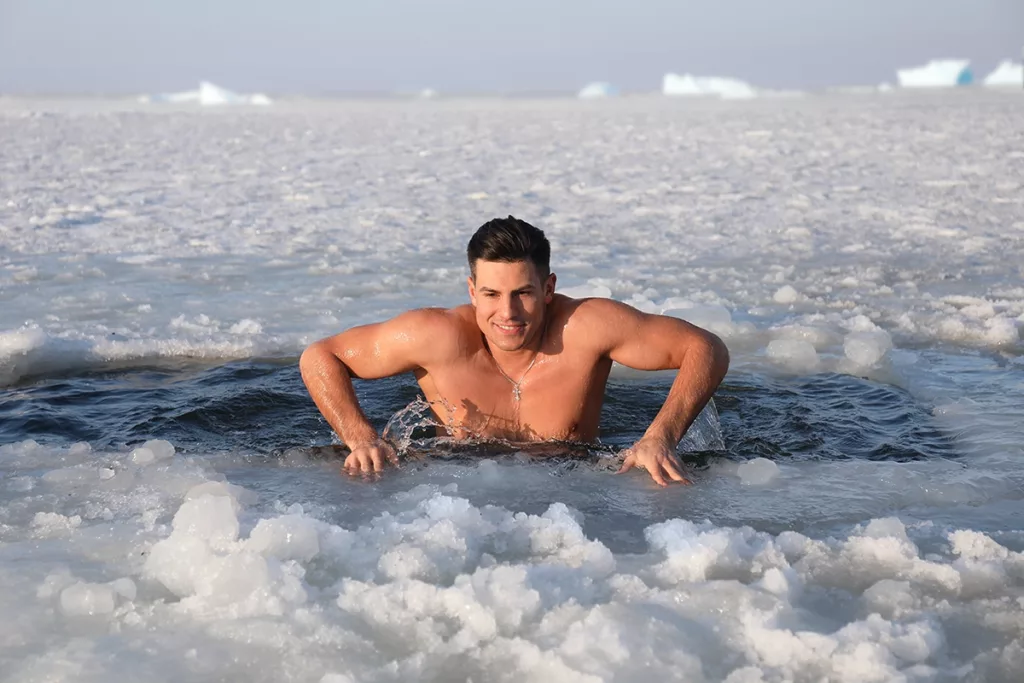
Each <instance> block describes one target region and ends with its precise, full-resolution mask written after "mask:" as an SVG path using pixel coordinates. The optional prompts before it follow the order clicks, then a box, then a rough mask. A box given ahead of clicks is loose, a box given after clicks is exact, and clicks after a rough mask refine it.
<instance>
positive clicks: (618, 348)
mask: <svg viewBox="0 0 1024 683" xmlns="http://www.w3.org/2000/svg"><path fill="white" fill-rule="evenodd" d="M610 329H611V330H612V332H613V334H612V344H611V346H610V349H609V352H608V355H609V357H610V358H611V359H612V360H613V361H615V362H616V363H619V364H621V365H625V366H626V367H630V368H634V369H636V370H671V369H675V368H678V367H679V366H680V364H681V363H682V359H683V356H684V355H685V353H686V349H687V348H688V347H689V345H690V344H692V343H694V342H695V341H700V340H701V331H700V330H699V329H698V328H696V327H694V326H693V325H691V324H690V323H688V322H686V321H685V320H680V319H679V318H672V317H669V316H663V315H650V314H647V313H642V312H640V311H637V310H635V309H633V310H631V311H629V312H627V313H625V314H622V315H621V316H620V317H619V320H617V321H615V324H614V325H612V326H610Z"/></svg>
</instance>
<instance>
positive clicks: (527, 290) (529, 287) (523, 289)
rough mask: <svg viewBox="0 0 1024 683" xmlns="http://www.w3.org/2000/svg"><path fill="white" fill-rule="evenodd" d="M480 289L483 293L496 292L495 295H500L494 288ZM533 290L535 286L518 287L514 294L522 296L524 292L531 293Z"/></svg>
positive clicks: (484, 287)
mask: <svg viewBox="0 0 1024 683" xmlns="http://www.w3.org/2000/svg"><path fill="white" fill-rule="evenodd" d="M478 289H479V291H481V292H495V293H498V290H496V289H492V288H490V287H487V286H483V287H479V288H478ZM533 289H534V287H533V285H523V286H522V287H518V288H516V289H513V290H512V293H513V294H521V293H523V292H530V291H532V290H533Z"/></svg>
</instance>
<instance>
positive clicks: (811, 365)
mask: <svg viewBox="0 0 1024 683" xmlns="http://www.w3.org/2000/svg"><path fill="white" fill-rule="evenodd" d="M767 353H768V357H769V358H771V359H772V360H774V361H776V362H778V363H781V364H782V365H785V366H786V367H788V368H790V369H791V370H795V371H798V372H800V371H803V372H812V371H814V370H816V369H817V368H818V362H819V360H818V352H817V351H816V350H815V349H814V345H813V344H811V343H810V342H807V341H802V340H800V339H775V340H773V341H771V342H770V343H769V344H768V349H767Z"/></svg>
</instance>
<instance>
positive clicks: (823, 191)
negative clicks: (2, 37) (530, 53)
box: [0, 90, 1024, 683]
mask: <svg viewBox="0 0 1024 683" xmlns="http://www.w3.org/2000/svg"><path fill="white" fill-rule="evenodd" d="M0 139H2V140H3V144H2V145H0V614H2V615H3V616H2V618H0V680H2V681H5V682H6V681H19V682H21V681H25V682H28V681H40V682H41V681H76V682H77V681H83V682H84V681H89V682H91V681H96V682H100V681H103V682H106V681H109V680H136V681H141V680H147V681H167V682H172V681H174V682H177V681H183V680H188V681H246V682H253V681H268V682H271V681H273V682H275V683H277V682H282V681H286V682H292V681H296V682H298V681H312V682H314V683H316V682H322V683H342V682H345V681H352V682H354V681H359V682H364V681H365V682H388V681H475V682H477V683H479V682H480V681H587V682H591V681H595V682H596V681H650V680H656V679H657V680H686V681H691V682H701V681H708V682H711V681H728V682H729V683H767V682H780V683H781V682H783V681H807V682H811V681H814V682H818V681H831V682H837V683H838V682H848V683H853V682H862V683H867V682H871V681H887V682H888V681H906V682H917V683H920V682H925V681H928V682H933V681H934V682H952V681H967V682H979V683H980V682H983V681H984V682H989V681H993V682H998V681H1006V682H1007V683H1010V682H1016V681H1019V680H1020V675H1021V674H1020V672H1021V671H1022V670H1024V446H1022V444H1024V420H1022V418H1021V413H1022V406H1024V344H1022V341H1021V328H1022V326H1024V272H1022V271H1024V265H1022V264H1024V258H1022V257H1024V96H1021V95H1020V94H1019V93H1016V92H1008V93H992V92H982V91H980V90H968V91H964V92H955V93H947V94H941V93H936V94H915V95H913V96H909V95H899V94H892V95H888V96H852V95H823V96H812V97H806V98H797V99H784V100H782V99H779V100H754V101H745V102H710V101H692V100H689V101H687V100H683V101H680V100H666V99H662V98H640V97H638V98H624V99H620V100H609V101H600V102H578V101H570V100H498V99H495V100H433V101H429V102H423V101H397V100H395V101H338V102H324V101H292V102H283V103H279V104H276V105H275V106H273V107H268V108H261V109H258V110H253V109H218V110H203V111H199V110H195V109H187V108H183V107H174V106H171V107H169V108H159V107H145V106H142V105H138V104H133V103H128V102H118V101H102V100H88V101H86V100H83V101H60V100H38V101H29V100H19V99H11V98H7V99H3V98H0ZM510 213H511V214H514V215H516V216H518V217H521V218H524V219H526V220H529V221H531V222H533V223H535V224H536V225H538V226H539V227H541V228H543V229H544V230H545V231H546V232H547V234H548V236H549V237H550V239H551V241H552V244H553V248H554V256H553V268H554V270H555V271H556V272H557V274H558V276H559V280H558V282H559V285H560V288H561V289H562V290H563V291H566V292H568V293H575V294H577V295H584V294H590V295H603V296H611V297H614V298H616V299H619V300H621V301H626V302H629V303H632V304H633V305H635V306H637V307H639V308H642V309H644V310H648V311H654V312H665V313H668V314H670V315H676V316H679V317H683V318H686V319H689V320H691V321H693V322H695V323H697V324H700V325H703V326H705V327H707V328H709V329H711V330H712V331H714V332H716V333H717V334H719V335H720V336H721V337H722V338H723V339H724V340H725V341H726V343H727V344H728V345H729V348H730V351H731V355H732V367H731V370H730V373H729V375H728V377H727V378H726V380H725V382H724V384H723V386H722V387H721V389H720V390H719V392H718V394H717V395H716V398H715V407H716V411H715V412H712V411H708V413H707V414H706V415H705V416H704V417H705V419H703V420H702V421H701V423H700V425H699V426H698V427H696V428H695V429H692V430H691V434H690V435H688V437H687V439H686V441H685V443H684V449H685V451H686V452H685V453H684V455H685V459H686V462H687V466H688V468H689V471H690V473H691V475H692V477H693V479H694V484H693V485H692V486H688V487H680V486H673V487H669V488H667V489H660V488H658V487H656V486H654V485H653V484H652V483H651V482H650V481H649V479H648V478H647V477H646V475H644V474H643V473H631V474H628V475H622V476H615V475H614V474H612V470H611V467H610V466H609V465H612V466H613V465H614V462H615V458H616V456H617V451H618V450H620V449H621V448H622V447H624V446H627V445H629V444H630V443H631V442H632V441H633V440H634V439H635V438H637V437H638V436H639V435H640V434H641V433H642V432H643V430H644V428H645V427H646V424H647V421H649V420H650V419H651V418H652V417H653V415H654V414H655V413H656V412H657V410H658V408H659V407H660V404H661V400H662V399H663V397H664V395H665V392H666V390H667V388H668V386H669V384H670V382H671V379H672V377H671V375H670V374H664V373H655V374H642V373H636V372H632V371H627V370H625V369H624V368H616V369H615V370H614V371H613V375H612V381H611V382H610V383H609V387H608V390H607V397H606V405H605V411H604V415H603V427H602V437H601V439H602V444H601V445H600V446H599V447H595V448H593V449H589V450H588V449H573V448H568V447H565V448H562V447H557V448H555V447H552V448H550V449H529V448H526V449H521V448H517V447H507V448H506V447H501V446H499V445H485V446H479V447H468V448H453V447H450V446H447V445H445V444H443V443H434V442H431V441H429V440H425V439H423V438H420V436H418V435H417V432H416V431H415V430H412V431H410V427H409V424H411V422H414V421H415V420H414V419H413V418H414V417H415V416H412V417H410V418H409V419H399V420H397V423H398V424H394V423H393V424H392V432H391V433H393V434H396V435H398V436H400V437H402V438H403V439H404V440H405V441H406V442H408V443H409V452H408V454H407V456H406V459H405V463H404V466H403V467H402V469H401V470H397V471H396V470H392V471H389V472H387V474H386V476H384V477H383V478H382V479H380V480H379V481H375V482H374V481H363V480H361V479H352V478H349V477H346V476H345V475H344V474H343V473H341V471H340V469H339V464H340V457H341V453H343V451H342V450H341V447H340V446H339V445H338V443H337V439H336V438H335V437H334V436H333V435H332V433H331V432H330V430H329V428H328V427H327V426H326V424H325V423H324V422H323V420H322V419H321V418H320V417H319V414H318V413H317V412H316V409H315V407H314V406H313V404H312V402H311V401H310V400H309V398H308V396H307V394H306V393H305V391H304V388H303V386H302V383H301V380H300V378H299V374H298V370H297V358H298V355H299V353H300V352H301V350H302V349H303V348H304V347H305V345H306V344H308V343H310V342H311V341H314V340H316V339H318V338H321V337H324V336H327V335H330V334H333V333H336V332H338V331H340V330H342V329H344V328H346V327H349V326H351V325H355V324H360V323H365V322H369V321H373V320H378V319H381V318H384V317H387V316H391V315H393V314H395V313H398V312H400V311H402V310H405V309H407V308H410V307H415V306H420V305H455V304H458V303H461V302H463V301H465V300H466V294H465V275H466V265H465V263H464V253H465V252H464V249H465V243H466V241H467V239H468V237H469V235H470V234H471V233H472V231H473V230H475V228H476V227H477V226H478V225H480V224H481V223H482V222H484V221H485V220H487V219H489V218H491V217H494V216H504V215H507V214H510ZM358 390H359V392H360V395H361V397H362V399H363V401H364V405H365V406H366V409H367V412H368V413H369V415H370V416H371V418H372V419H373V420H374V422H375V423H376V424H377V425H378V426H379V427H381V428H383V427H384V426H385V424H386V423H388V421H389V420H391V419H392V418H393V417H394V416H395V415H396V414H403V409H404V408H405V407H406V406H407V405H409V404H410V403H413V402H414V401H415V399H416V396H417V390H416V386H415V384H414V383H413V382H412V381H411V380H410V379H409V378H405V377H400V378H395V379H392V380H386V381H380V382H375V383H362V384H360V385H359V386H358ZM410 440H411V441H410Z"/></svg>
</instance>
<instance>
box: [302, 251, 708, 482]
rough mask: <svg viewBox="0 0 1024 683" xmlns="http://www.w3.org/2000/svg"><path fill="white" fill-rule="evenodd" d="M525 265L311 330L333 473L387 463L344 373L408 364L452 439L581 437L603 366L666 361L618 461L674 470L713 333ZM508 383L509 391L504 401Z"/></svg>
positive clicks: (600, 391)
mask: <svg viewBox="0 0 1024 683" xmlns="http://www.w3.org/2000/svg"><path fill="white" fill-rule="evenodd" d="M555 283H556V278H555V275H554V274H550V275H547V276H546V277H544V276H543V275H542V274H541V273H538V272H537V269H536V268H535V267H534V266H533V264H532V263H529V262H521V261H520V262H513V263H505V262H494V261H483V260H480V261H477V263H476V268H475V274H474V276H473V277H470V278H469V279H468V289H469V298H470V304H467V305H463V306H459V307H456V308H452V309H436V308H428V309H417V310H413V311H408V312H406V313H403V314H401V315H399V316H397V317H395V318H393V319H391V320H388V321H385V322H381V323H375V324H371V325H364V326H360V327H355V328H352V329H350V330H347V331H345V332H342V333H341V334H338V335H335V336H333V337H330V338H327V339H324V340H321V341H318V342H316V343H314V344H312V345H310V347H309V348H307V349H306V351H305V352H304V353H303V355H302V358H301V359H300V370H301V371H302V377H303V380H304V381H305V383H306V386H307V388H308V389H309V392H310V395H311V396H312V397H313V400H314V402H315V403H316V404H317V407H318V408H319V409H320V412H321V413H322V414H323V415H324V417H325V419H326V420H327V421H328V423H329V424H330V425H331V427H332V428H334V430H335V431H336V432H337V433H338V434H339V435H340V436H341V437H342V439H343V440H344V441H345V443H346V444H348V446H349V447H350V449H351V454H350V455H349V456H348V458H347V459H346V461H345V467H346V470H347V471H350V472H357V473H365V472H371V471H372V472H379V471H381V470H382V469H383V467H384V463H385V462H388V461H391V462H396V458H395V453H394V450H393V449H392V448H391V447H390V445H388V444H386V443H385V442H383V441H382V440H381V439H380V438H379V436H378V435H377V432H376V430H375V429H374V428H373V426H372V425H370V423H369V422H368V421H367V419H366V417H365V415H364V414H363V413H362V410H361V409H360V408H359V404H358V401H357V399H356V396H355V392H354V391H353V389H352V382H351V378H353V377H357V378H362V379H375V378H380V377H388V376H392V375H396V374H399V373H403V372H412V373H414V374H415V376H416V379H417V381H418V382H419V385H420V387H421V389H422V390H423V393H424V396H425V398H426V399H427V401H428V402H429V403H430V404H431V407H432V409H433V411H434V413H435V416H436V417H437V419H438V421H439V422H441V423H442V424H444V425H446V426H447V428H448V431H449V433H450V434H451V435H452V436H454V437H457V438H467V437H488V438H502V439H507V440H510V441H541V440H550V439H560V440H569V441H593V440H594V439H595V438H596V437H597V434H598V427H599V419H600V414H601V403H602V400H603V397H604V389H605V383H606V381H607V379H608V374H609V372H610V370H611V367H612V363H613V361H614V362H618V363H620V364H622V365H625V366H628V367H632V368H636V369H639V370H668V369H678V370H679V373H678V375H677V377H676V381H675V382H674V384H673V386H672V389H671V390H670V392H669V395H668V397H667V399H666V401H665V404H664V406H663V407H662V410H661V411H660V412H659V413H658V416H657V417H656V418H655V419H654V421H653V422H652V424H651V425H650V427H649V428H648V429H647V432H646V433H645V435H644V436H643V438H641V439H640V441H638V442H637V443H636V444H635V445H634V446H633V447H632V448H631V449H629V450H628V451H627V452H626V454H625V458H624V461H623V467H622V469H621V470H620V471H626V470H628V469H630V468H632V467H641V468H643V469H646V470H647V471H648V472H649V473H650V475H651V477H652V478H653V479H654V480H655V481H656V482H658V483H659V484H665V483H666V482H667V481H670V480H674V481H686V479H685V477H683V475H682V473H681V466H680V464H679V461H678V459H677V458H676V456H675V446H676V444H677V443H678V442H679V440H680V439H681V438H682V436H683V434H685V432H686V429H687V427H689V425H690V423H691V422H692V421H693V419H694V418H695V417H696V416H697V414H698V413H699V412H700V410H701V409H702V408H703V407H704V405H705V404H706V403H707V401H708V400H709V399H710V398H711V395H712V394H713V393H714V390H715V389H716V388H717V387H718V384H719V383H720V382H721V380H722V377H724V375H725V372H726V370H727V368H728V352H727V351H726V349H725V346H724V344H722V342H721V340H719V339H718V338H717V337H715V336H714V335H712V334H711V333H709V332H707V331H705V330H702V329H700V328H698V327H695V326H693V325H690V324H689V323H687V322H685V321H682V320H679V319H676V318H672V317H667V316H660V315H651V314H645V313H642V312H640V311H638V310H636V309H635V308H632V307H631V306H628V305H626V304H622V303H619V302H616V301H613V300H610V299H601V298H593V299H572V298H569V297H566V296H562V295H560V294H556V293H555ZM517 394H518V397H519V398H518V400H517V398H516V396H517Z"/></svg>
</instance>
